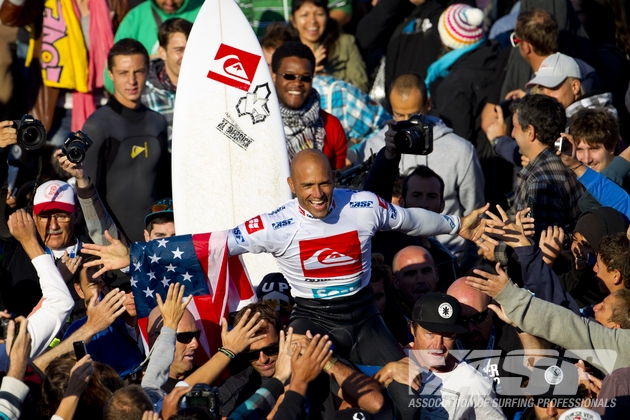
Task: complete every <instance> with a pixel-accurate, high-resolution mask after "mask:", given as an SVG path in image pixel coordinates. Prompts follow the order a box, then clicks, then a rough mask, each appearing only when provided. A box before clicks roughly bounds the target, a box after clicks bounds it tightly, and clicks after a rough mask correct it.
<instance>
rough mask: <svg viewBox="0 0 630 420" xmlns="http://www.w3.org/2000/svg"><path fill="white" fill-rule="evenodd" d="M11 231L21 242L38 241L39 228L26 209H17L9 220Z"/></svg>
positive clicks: (8, 224)
mask: <svg viewBox="0 0 630 420" xmlns="http://www.w3.org/2000/svg"><path fill="white" fill-rule="evenodd" d="M7 226H8V227H9V232H11V235H13V237H14V238H15V239H17V240H18V241H19V242H20V243H21V244H24V243H26V242H28V241H37V229H36V228H35V222H34V221H33V217H32V216H31V215H30V214H28V213H27V212H26V211H24V209H19V210H16V211H15V212H14V213H13V214H12V215H11V216H9V220H8V222H7Z"/></svg>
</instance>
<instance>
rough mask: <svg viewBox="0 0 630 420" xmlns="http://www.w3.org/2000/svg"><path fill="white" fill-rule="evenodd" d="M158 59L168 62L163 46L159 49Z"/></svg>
mask: <svg viewBox="0 0 630 420" xmlns="http://www.w3.org/2000/svg"><path fill="white" fill-rule="evenodd" d="M158 57H160V58H161V59H162V60H164V61H166V48H164V47H162V46H160V47H158Z"/></svg>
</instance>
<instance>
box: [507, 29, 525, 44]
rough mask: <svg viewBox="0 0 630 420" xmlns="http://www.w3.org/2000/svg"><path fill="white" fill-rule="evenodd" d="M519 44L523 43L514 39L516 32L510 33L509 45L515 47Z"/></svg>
mask: <svg viewBox="0 0 630 420" xmlns="http://www.w3.org/2000/svg"><path fill="white" fill-rule="evenodd" d="M521 42H523V40H522V39H520V38H517V37H516V32H512V33H511V34H510V43H511V44H512V47H516V46H517V45H518V44H520V43H521Z"/></svg>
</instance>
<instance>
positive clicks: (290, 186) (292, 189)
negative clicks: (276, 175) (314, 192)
mask: <svg viewBox="0 0 630 420" xmlns="http://www.w3.org/2000/svg"><path fill="white" fill-rule="evenodd" d="M287 184H289V188H291V192H292V193H293V195H295V187H294V186H293V180H292V179H291V177H288V178H287Z"/></svg>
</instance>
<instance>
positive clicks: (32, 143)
mask: <svg viewBox="0 0 630 420" xmlns="http://www.w3.org/2000/svg"><path fill="white" fill-rule="evenodd" d="M13 126H14V127H15V129H16V130H17V141H18V144H19V145H20V146H22V147H23V148H24V149H26V150H37V149H39V148H41V147H42V146H43V145H44V143H46V129H45V128H44V124H42V122H41V121H40V120H36V119H35V118H33V116H32V115H29V114H26V115H24V116H23V117H22V119H20V120H13Z"/></svg>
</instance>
